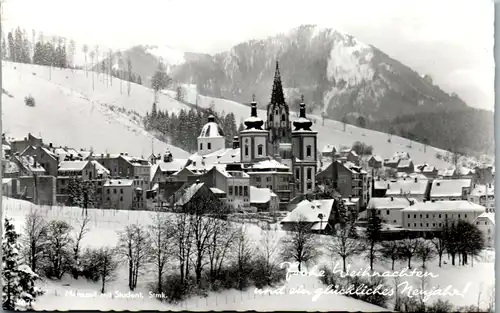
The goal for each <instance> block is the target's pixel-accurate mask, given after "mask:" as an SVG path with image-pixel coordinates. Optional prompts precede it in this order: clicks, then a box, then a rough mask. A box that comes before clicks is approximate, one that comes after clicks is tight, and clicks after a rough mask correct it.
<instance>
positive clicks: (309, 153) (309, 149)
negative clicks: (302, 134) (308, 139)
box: [306, 145, 312, 157]
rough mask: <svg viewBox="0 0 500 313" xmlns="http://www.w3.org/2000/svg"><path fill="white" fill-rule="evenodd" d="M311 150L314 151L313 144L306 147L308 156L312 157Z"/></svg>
mask: <svg viewBox="0 0 500 313" xmlns="http://www.w3.org/2000/svg"><path fill="white" fill-rule="evenodd" d="M311 152H312V151H311V145H308V146H307V147H306V155H307V156H308V157H310V156H311Z"/></svg>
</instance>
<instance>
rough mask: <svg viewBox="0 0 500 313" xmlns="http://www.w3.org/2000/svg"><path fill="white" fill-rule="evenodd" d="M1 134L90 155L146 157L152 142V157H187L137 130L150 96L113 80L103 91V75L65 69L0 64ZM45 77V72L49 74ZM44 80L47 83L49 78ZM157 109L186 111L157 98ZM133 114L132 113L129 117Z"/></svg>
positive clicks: (148, 107) (146, 91)
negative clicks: (0, 85)
mask: <svg viewBox="0 0 500 313" xmlns="http://www.w3.org/2000/svg"><path fill="white" fill-rule="evenodd" d="M2 71H3V73H2V74H3V88H4V90H5V91H6V92H7V93H8V94H9V95H11V96H12V97H11V96H9V95H7V94H5V93H4V94H3V98H2V99H3V107H2V121H3V129H2V131H3V132H5V133H6V135H7V137H14V138H23V137H25V136H26V135H27V134H28V132H31V133H33V134H36V135H39V134H40V135H41V136H42V137H43V139H44V140H45V141H46V142H47V143H48V142H52V143H53V144H54V145H67V146H71V147H74V148H77V149H80V148H86V149H88V148H90V147H92V148H93V149H94V150H95V151H96V152H105V151H108V152H111V153H113V152H114V153H119V152H128V153H129V154H131V155H137V156H140V155H144V156H147V155H149V154H150V153H151V149H152V142H153V141H154V149H155V151H156V152H158V151H164V150H166V149H170V150H171V151H172V153H173V154H174V155H175V157H180V158H185V157H187V156H189V154H188V153H187V152H185V151H184V150H181V149H179V148H176V147H173V146H171V145H168V144H165V143H163V142H161V141H159V140H156V139H154V140H153V137H152V136H151V135H150V134H149V133H147V132H146V131H145V130H144V129H143V125H142V122H141V118H140V116H144V115H145V114H146V112H148V111H150V110H151V105H152V102H153V92H152V91H151V90H150V89H148V88H146V87H144V86H141V85H137V84H132V86H131V94H130V96H128V95H127V83H126V82H125V81H122V86H121V89H122V92H120V80H119V79H116V78H113V85H112V86H111V85H109V86H106V84H105V82H104V81H103V79H104V77H103V75H101V76H99V75H98V74H97V73H94V88H95V90H93V88H92V73H91V72H89V73H88V77H87V76H86V74H85V71H81V70H80V71H79V70H74V71H72V70H69V69H54V68H53V69H52V70H50V69H49V68H48V67H44V66H37V65H31V64H19V63H10V62H5V61H4V62H3V63H2ZM49 71H50V72H49ZM49 77H50V78H49ZM29 95H31V96H33V98H34V99H35V102H36V105H35V106H34V107H29V106H27V105H25V103H24V97H26V96H29ZM158 108H160V109H162V110H164V109H168V111H169V112H177V111H179V110H180V109H182V108H184V109H189V108H188V107H187V106H185V105H184V104H182V103H180V102H178V101H176V100H174V99H172V98H171V97H168V96H166V95H160V97H159V103H158ZM132 112H135V113H132Z"/></svg>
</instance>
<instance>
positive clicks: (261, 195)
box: [250, 186, 276, 203]
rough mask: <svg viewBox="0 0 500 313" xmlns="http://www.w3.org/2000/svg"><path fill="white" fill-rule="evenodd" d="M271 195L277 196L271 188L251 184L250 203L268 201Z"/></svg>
mask: <svg viewBox="0 0 500 313" xmlns="http://www.w3.org/2000/svg"><path fill="white" fill-rule="evenodd" d="M271 197H276V194H275V193H274V192H273V191H272V190H271V189H269V188H257V187H254V186H250V203H267V202H269V201H271Z"/></svg>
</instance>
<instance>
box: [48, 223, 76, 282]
mask: <svg viewBox="0 0 500 313" xmlns="http://www.w3.org/2000/svg"><path fill="white" fill-rule="evenodd" d="M71 229H72V227H71V226H70V225H69V224H68V223H67V222H65V221H50V222H49V224H48V225H47V246H46V249H45V256H46V258H47V261H48V264H47V269H46V272H47V273H46V274H47V276H48V277H55V278H57V279H61V278H62V276H63V275H64V273H66V271H67V270H68V269H69V268H70V265H71V263H72V261H73V258H72V255H71V247H72V246H73V238H71Z"/></svg>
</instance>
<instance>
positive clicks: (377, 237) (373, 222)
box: [365, 209, 382, 271]
mask: <svg viewBox="0 0 500 313" xmlns="http://www.w3.org/2000/svg"><path fill="white" fill-rule="evenodd" d="M378 212H379V211H377V210H375V209H371V210H370V211H369V212H368V213H369V214H370V217H369V218H368V225H367V227H366V232H365V241H366V245H367V250H368V251H367V253H368V259H369V260H370V270H372V271H373V261H374V260H375V259H376V258H377V257H378V253H379V250H378V247H377V245H378V243H379V242H380V241H381V237H382V236H381V234H382V220H381V219H380V216H379V215H378V214H377V213H378Z"/></svg>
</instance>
